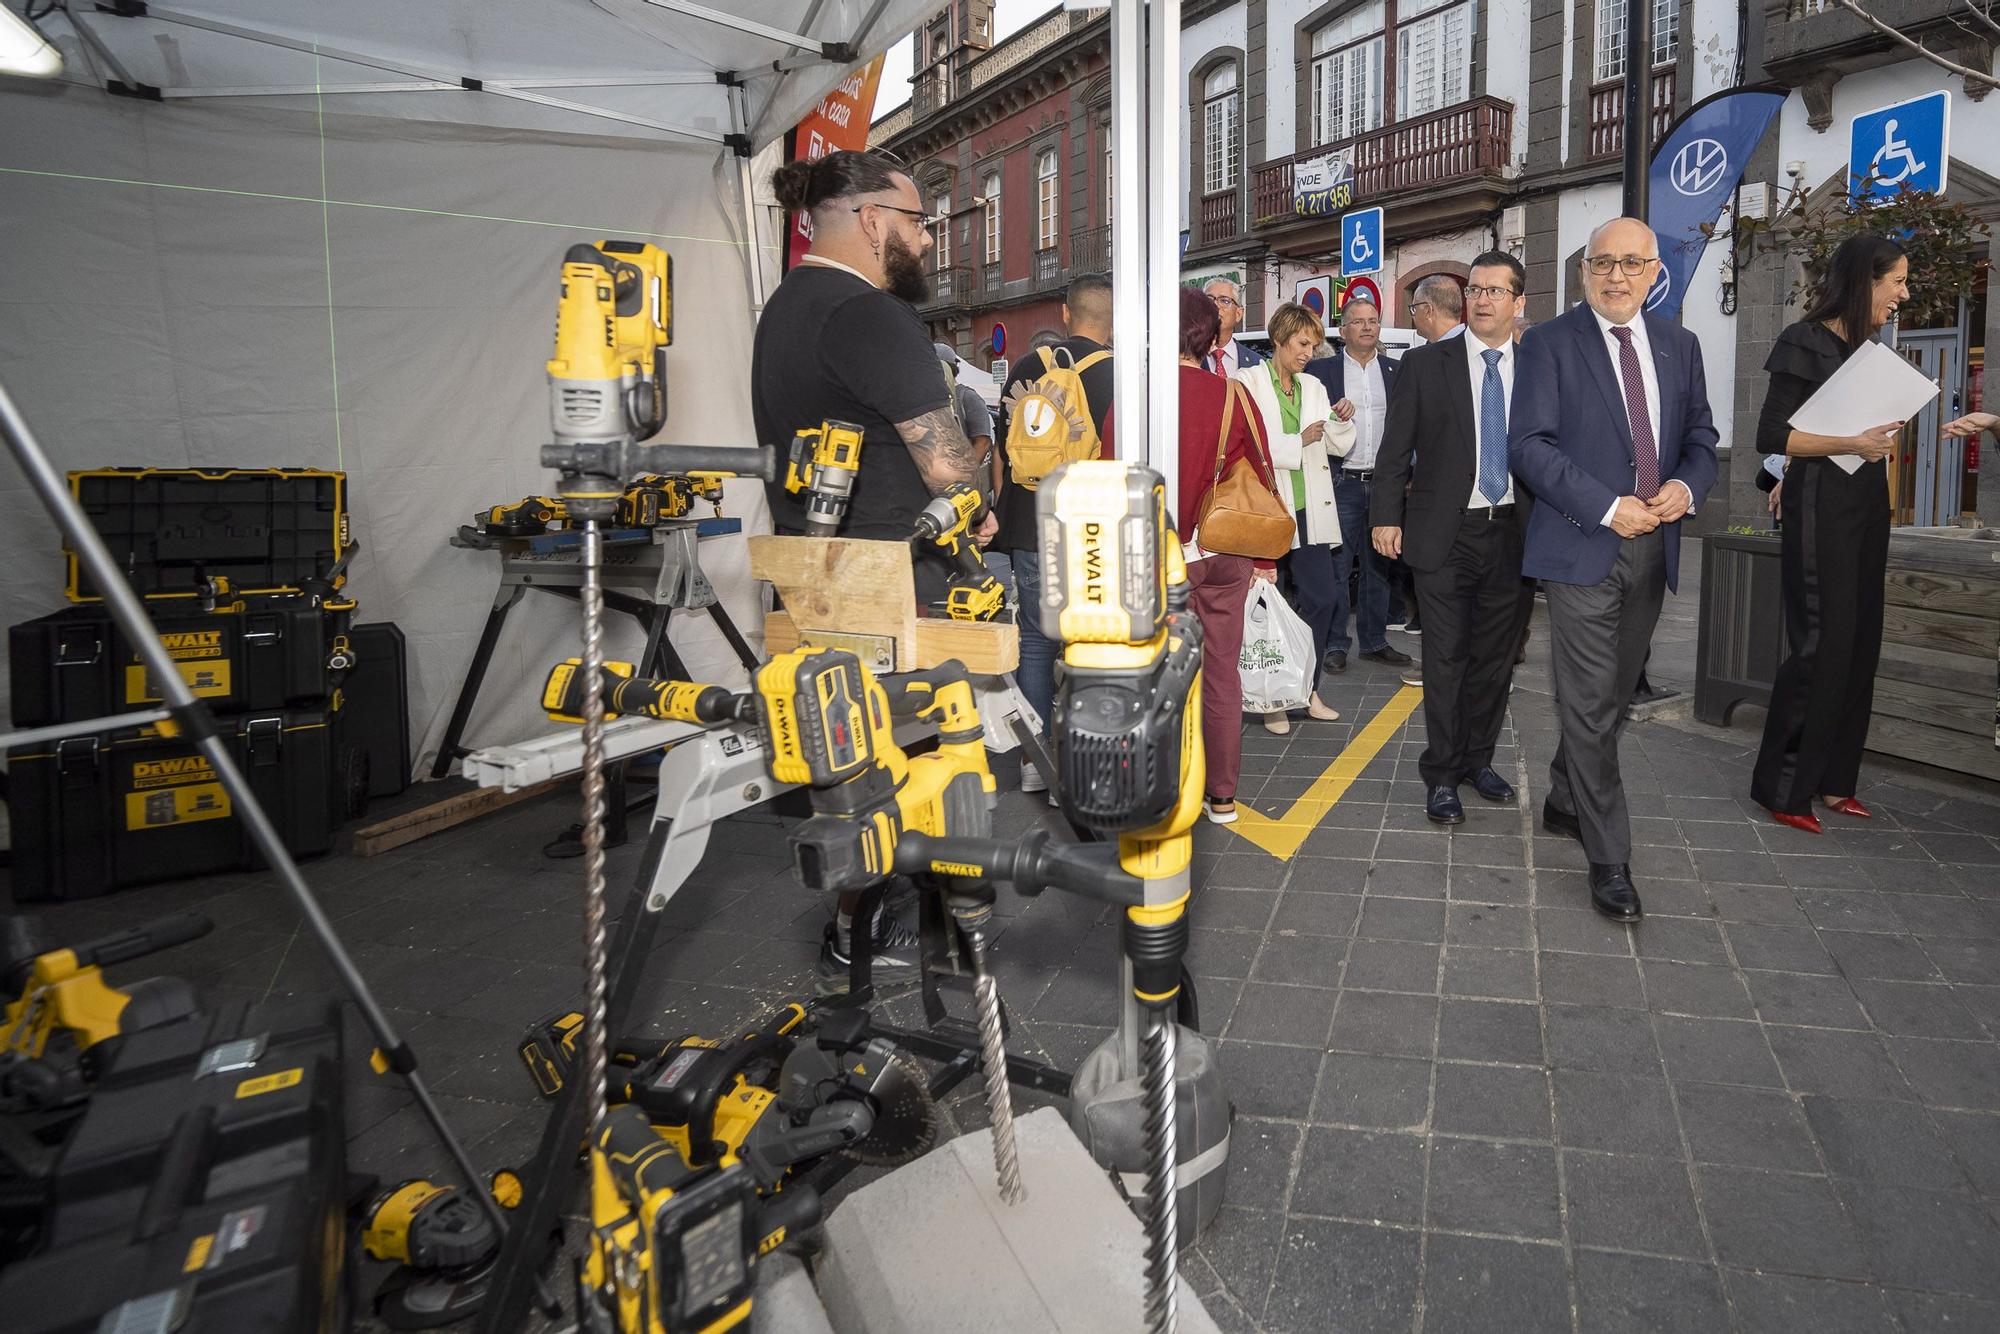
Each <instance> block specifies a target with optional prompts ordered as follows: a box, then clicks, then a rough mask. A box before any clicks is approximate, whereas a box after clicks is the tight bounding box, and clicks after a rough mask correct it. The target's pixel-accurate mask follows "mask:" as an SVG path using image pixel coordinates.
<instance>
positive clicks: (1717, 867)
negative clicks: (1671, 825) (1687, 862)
mask: <svg viewBox="0 0 2000 1334" xmlns="http://www.w3.org/2000/svg"><path fill="white" fill-rule="evenodd" d="M1681 827H1682V828H1683V829H1685V828H1686V827H1687V826H1686V825H1682V826H1681ZM1694 867H1695V874H1696V875H1697V876H1698V877H1699V878H1701V879H1703V880H1708V881H1727V882H1728V883H1730V884H1733V885H1776V884H1782V883H1784V882H1783V879H1782V878H1781V877H1780V876H1779V874H1778V864H1777V862H1775V861H1773V860H1772V859H1771V855H1770V854H1769V853H1765V852H1709V851H1703V852H1696V853H1695V854H1694Z"/></svg>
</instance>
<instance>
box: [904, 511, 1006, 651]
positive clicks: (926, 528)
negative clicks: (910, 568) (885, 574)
mask: <svg viewBox="0 0 2000 1334" xmlns="http://www.w3.org/2000/svg"><path fill="white" fill-rule="evenodd" d="M985 503H986V502H985V499H984V498H983V497H982V496H981V495H980V494H979V489H978V488H977V487H975V486H973V485H971V484H970V483H969V482H953V483H952V484H951V486H950V487H948V488H946V490H945V492H944V494H943V495H941V496H933V497H932V498H931V503H930V504H928V505H926V506H924V508H923V512H922V513H920V514H918V515H917V532H916V536H915V537H913V538H912V539H911V541H912V542H913V543H914V544H915V545H916V546H917V547H918V548H919V549H922V548H926V547H931V548H936V549H937V550H939V551H942V552H944V553H945V555H947V556H949V557H950V558H951V563H952V573H951V582H950V583H949V584H948V585H947V586H946V590H945V614H946V615H947V616H949V617H950V618H951V619H952V620H954V621H990V620H992V619H993V618H994V617H995V616H996V615H998V614H999V612H1000V609H1001V608H1002V607H1003V606H1005V605H1006V603H1007V592H1006V589H1005V588H1004V587H1003V586H1002V585H1001V583H1000V580H999V578H998V577H997V576H995V575H994V573H993V572H992V571H991V570H989V569H987V568H986V559H985V557H983V556H981V555H980V554H979V545H978V543H976V542H974V541H973V540H972V521H973V519H974V518H975V517H976V516H977V515H978V514H979V512H980V510H981V509H982V508H983V507H984V506H985Z"/></svg>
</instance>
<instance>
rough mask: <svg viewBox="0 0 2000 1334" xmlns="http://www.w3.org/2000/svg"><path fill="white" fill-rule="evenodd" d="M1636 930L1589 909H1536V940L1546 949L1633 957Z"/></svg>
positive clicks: (1583, 907) (1585, 903)
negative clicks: (1633, 937) (1633, 930)
mask: <svg viewBox="0 0 2000 1334" xmlns="http://www.w3.org/2000/svg"><path fill="white" fill-rule="evenodd" d="M1631 933H1632V928H1630V927H1627V926H1624V925H1622V924H1621V923H1618V922H1614V921H1612V920H1611V919H1610V918H1608V917H1606V916H1605V915H1604V914H1602V913H1600V912H1596V911H1594V910H1593V909H1591V908H1590V907H1589V906H1588V900H1587V899H1586V900H1584V906H1582V907H1580V908H1537V909H1535V938H1536V941H1537V943H1538V944H1539V945H1540V946H1541V948H1542V949H1544V950H1568V951H1571V952H1574V953H1579V954H1617V955H1625V956H1630V955H1631V954H1632V934H1631Z"/></svg>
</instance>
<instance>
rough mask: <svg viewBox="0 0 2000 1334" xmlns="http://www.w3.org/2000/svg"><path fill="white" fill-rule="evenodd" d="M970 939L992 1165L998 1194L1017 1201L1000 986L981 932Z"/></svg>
mask: <svg viewBox="0 0 2000 1334" xmlns="http://www.w3.org/2000/svg"><path fill="white" fill-rule="evenodd" d="M967 937H968V939H969V940H970V941H971V943H972V967H973V971H974V980H973V996H974V998H975V999H976V1001H977V1002H978V1010H979V1045H980V1064H981V1065H982V1066H984V1067H985V1071H986V1110H987V1115H988V1117H989V1119H990V1120H991V1121H992V1122H993V1166H994V1167H995V1169H996V1170H997V1171H998V1172H999V1174H1000V1198H1001V1199H1003V1200H1005V1201H1007V1203H1009V1204H1019V1203H1021V1202H1022V1201H1023V1200H1025V1199H1027V1198H1028V1192H1027V1189H1026V1188H1025V1187H1024V1186H1022V1185H1021V1161H1020V1159H1019V1157H1017V1156H1016V1154H1015V1152H1014V1095H1013V1089H1012V1088H1011V1087H1010V1086H1009V1085H1008V1083H1007V1047H1006V1039H1005V1036H1004V1035H1003V1034H1002V1033H1001V1031H1000V986H999V984H998V983H996V982H995V981H994V980H993V974H991V973H989V972H987V971H986V939H985V935H984V933H982V932H980V931H978V930H973V931H970V932H968V933H967Z"/></svg>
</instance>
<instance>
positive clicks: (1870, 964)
mask: <svg viewBox="0 0 2000 1334" xmlns="http://www.w3.org/2000/svg"><path fill="white" fill-rule="evenodd" d="M1819 939H1820V943H1821V944H1822V945H1824V946H1825V947H1826V951H1827V953H1829V954H1831V955H1832V956H1833V961H1834V963H1836V964H1837V965H1839V967H1840V971H1841V972H1842V973H1843V974H1845V975H1846V976H1847V977H1849V978H1862V977H1877V978H1888V979H1890V980H1892V981H1893V980H1910V981H1929V980H1932V979H1935V978H1936V977H1937V976H1938V970H1937V966H1936V965H1935V964H1933V963H1932V962H1931V961H1930V959H1929V957H1928V956H1926V955H1925V954H1924V952H1923V950H1921V949H1919V948H1918V946H1917V943H1916V940H1915V939H1914V938H1913V937H1911V936H1904V935H1893V936H1892V935H1883V934H1878V933H1875V932H1868V931H1822V932H1820V933H1819Z"/></svg>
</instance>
